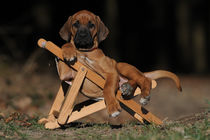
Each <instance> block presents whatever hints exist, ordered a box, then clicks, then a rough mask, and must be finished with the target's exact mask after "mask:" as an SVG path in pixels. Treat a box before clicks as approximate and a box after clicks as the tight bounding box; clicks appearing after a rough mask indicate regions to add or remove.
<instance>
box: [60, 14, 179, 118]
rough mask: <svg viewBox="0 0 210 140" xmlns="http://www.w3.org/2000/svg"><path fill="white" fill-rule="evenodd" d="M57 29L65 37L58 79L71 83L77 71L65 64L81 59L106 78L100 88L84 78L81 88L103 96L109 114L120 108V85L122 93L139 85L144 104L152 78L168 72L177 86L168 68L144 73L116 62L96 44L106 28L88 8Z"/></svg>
mask: <svg viewBox="0 0 210 140" xmlns="http://www.w3.org/2000/svg"><path fill="white" fill-rule="evenodd" d="M59 33H60V36H61V37H62V38H63V39H64V40H66V41H67V43H66V44H64V45H63V46H62V53H63V57H64V60H65V61H66V63H64V62H63V61H59V62H58V71H59V76H60V79H61V80H62V81H67V82H69V83H70V84H71V82H72V81H73V80H74V77H75V75H76V71H74V70H73V69H71V68H70V67H69V66H68V65H67V64H69V65H71V64H73V63H74V62H76V61H80V62H81V63H83V64H84V65H85V66H87V67H88V68H90V69H92V70H93V71H95V72H96V73H98V74H99V75H101V76H102V77H103V78H104V79H106V83H105V86H104V90H103V91H102V90H101V89H100V88H99V87H98V86H96V85H95V84H94V83H92V82H91V81H89V80H88V79H85V81H84V84H83V86H82V88H81V92H82V93H83V94H84V95H86V96H88V97H90V98H97V97H104V99H105V103H106V106H107V111H108V114H109V115H110V116H112V117H116V116H118V115H119V114H120V111H121V107H120V105H119V102H118V101H117V100H116V97H115V94H116V91H117V90H118V89H119V88H121V91H122V93H123V95H130V94H132V92H133V91H135V88H136V87H137V86H139V87H140V88H141V90H142V94H141V95H142V99H143V100H142V101H141V102H142V103H143V104H144V102H145V101H147V100H148V99H149V98H148V97H149V93H150V89H151V79H152V78H157V77H158V78H160V77H167V76H168V77H170V78H172V79H173V80H174V81H175V82H176V84H177V86H178V87H179V88H180V83H179V79H178V78H177V77H176V75H174V74H172V73H170V72H168V73H170V74H168V73H164V72H165V71H156V73H152V72H151V73H147V74H146V75H145V74H144V73H141V72H140V71H139V70H138V69H137V68H135V67H134V66H132V65H129V64H127V63H117V62H116V61H115V60H114V59H112V58H109V57H107V56H106V55H105V54H104V53H103V51H102V50H101V49H99V48H98V45H99V43H100V42H101V41H103V40H105V39H106V37H107V35H108V33H109V30H108V28H107V27H106V26H105V25H104V23H103V22H102V21H101V19H100V18H99V17H98V16H96V15H94V14H93V13H91V12H89V11H86V10H82V11H79V12H77V13H76V14H74V15H73V16H70V17H69V18H68V20H67V21H66V23H65V24H64V25H63V27H62V28H61V30H60V32H59ZM161 74H162V75H161ZM154 75H155V76H154ZM157 75H160V76H157Z"/></svg>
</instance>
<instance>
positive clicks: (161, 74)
mask: <svg viewBox="0 0 210 140" xmlns="http://www.w3.org/2000/svg"><path fill="white" fill-rule="evenodd" d="M144 75H145V76H146V77H148V78H150V79H153V80H156V79H159V78H170V79H172V80H173V81H174V82H175V84H176V87H177V88H178V90H179V91H180V92H182V87H181V83H180V79H179V78H178V76H176V74H174V73H172V72H169V71H165V70H156V71H151V72H145V73H144Z"/></svg>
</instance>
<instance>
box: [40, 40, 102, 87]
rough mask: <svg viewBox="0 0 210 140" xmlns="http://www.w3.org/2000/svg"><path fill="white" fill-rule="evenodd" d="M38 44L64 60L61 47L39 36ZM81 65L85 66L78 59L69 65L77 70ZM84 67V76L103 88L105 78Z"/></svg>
mask: <svg viewBox="0 0 210 140" xmlns="http://www.w3.org/2000/svg"><path fill="white" fill-rule="evenodd" d="M38 46H39V47H42V48H45V49H47V50H48V51H50V52H51V53H53V54H54V55H56V56H57V57H59V58H60V59H61V60H64V59H63V55H62V50H61V48H59V47H58V46H57V45H55V44H54V43H52V42H51V41H46V40H45V39H43V38H41V39H39V40H38ZM81 66H83V67H85V66H84V65H83V64H82V63H80V62H79V61H77V62H76V63H75V64H74V65H71V67H72V68H73V69H75V70H78V69H79V68H80V67H81ZM85 68H86V69H87V71H88V72H87V75H86V77H87V78H88V79H89V80H90V81H92V82H93V83H95V84H97V85H98V86H99V87H100V88H102V89H103V88H104V85H105V80H104V79H103V78H102V77H101V76H99V75H98V74H96V73H95V72H93V71H92V70H90V69H88V68H87V67H85Z"/></svg>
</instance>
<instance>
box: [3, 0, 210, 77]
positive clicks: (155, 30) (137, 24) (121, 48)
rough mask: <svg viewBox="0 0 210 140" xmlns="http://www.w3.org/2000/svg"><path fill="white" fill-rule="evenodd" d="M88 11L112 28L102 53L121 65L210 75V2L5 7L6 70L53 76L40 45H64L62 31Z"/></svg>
mask: <svg viewBox="0 0 210 140" xmlns="http://www.w3.org/2000/svg"><path fill="white" fill-rule="evenodd" d="M83 9H86V10H89V11H91V12H93V13H95V14H96V15H98V16H100V17H101V19H102V21H103V22H104V23H105V25H106V26H107V27H108V28H109V30H110V34H109V36H108V38H107V39H106V40H105V41H104V42H102V43H101V44H100V48H101V49H103V50H104V52H105V54H106V55H108V56H110V57H112V58H114V59H116V60H117V61H123V62H128V63H130V64H133V65H135V66H136V67H138V68H139V69H140V70H141V71H151V70H154V69H166V70H170V71H173V72H176V73H181V74H202V75H203V74H209V72H210V65H209V63H210V56H209V55H208V54H209V53H210V48H209V45H210V39H209V38H210V1H209V0H147V1H137V0H136V1H134V0H130V1H122V0H121V1H120V0H91V1H90V0H88V1H81V0H68V1H64V0H59V1H56V0H36V1H5V2H4V3H2V4H1V5H0V15H1V20H0V68H1V67H3V66H4V64H9V65H17V66H18V67H20V68H21V69H22V70H23V72H26V73H28V72H42V71H41V68H42V70H44V71H48V70H49V69H46V68H47V67H48V65H49V66H51V65H54V58H53V57H52V55H51V54H50V53H47V52H46V51H44V50H43V49H39V48H38V47H37V45H36V43H37V40H38V39H39V38H41V37H42V38H45V39H46V40H51V41H53V42H54V43H55V44H57V45H59V46H61V45H62V44H64V43H65V41H63V40H62V39H61V38H60V36H59V34H58V32H59V30H60V28H61V27H62V26H63V24H64V23H65V21H66V20H67V18H68V17H69V16H70V15H73V14H74V13H76V12H77V11H79V10H83ZM46 65H47V66H46ZM51 68H52V69H54V68H55V67H51Z"/></svg>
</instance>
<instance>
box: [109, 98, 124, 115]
mask: <svg viewBox="0 0 210 140" xmlns="http://www.w3.org/2000/svg"><path fill="white" fill-rule="evenodd" d="M106 106H107V111H108V114H109V116H110V117H117V116H118V115H119V114H120V112H121V111H122V109H121V107H120V104H119V102H118V101H115V102H113V103H111V104H107V105H106Z"/></svg>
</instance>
